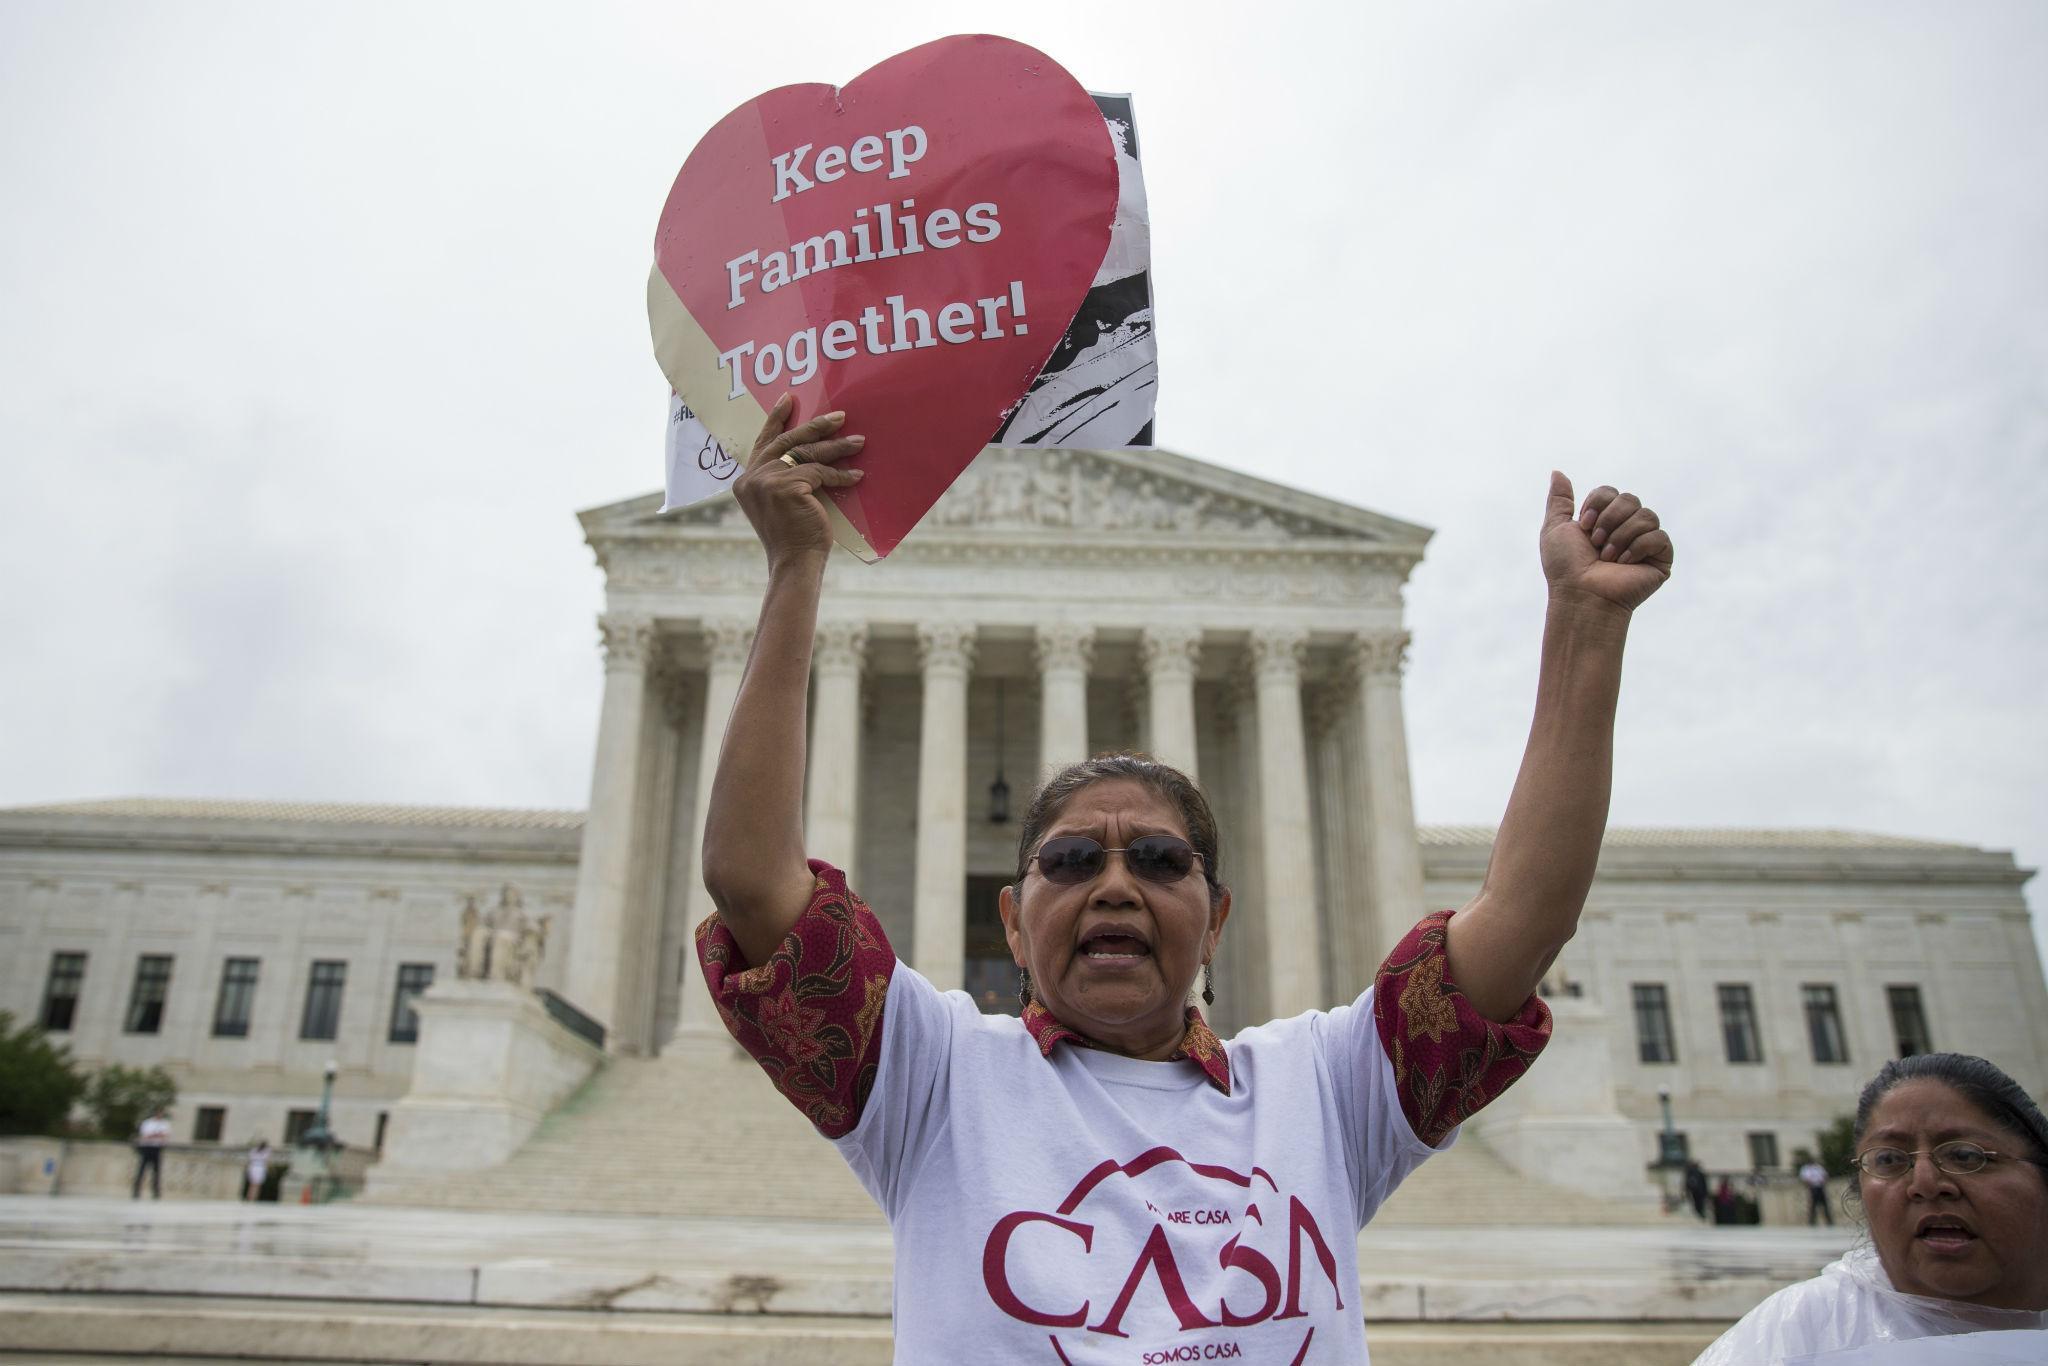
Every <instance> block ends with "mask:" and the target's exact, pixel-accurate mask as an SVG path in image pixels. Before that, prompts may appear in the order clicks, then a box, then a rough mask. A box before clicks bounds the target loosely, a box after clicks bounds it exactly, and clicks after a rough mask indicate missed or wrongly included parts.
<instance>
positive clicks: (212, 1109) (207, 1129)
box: [192, 1105, 228, 1143]
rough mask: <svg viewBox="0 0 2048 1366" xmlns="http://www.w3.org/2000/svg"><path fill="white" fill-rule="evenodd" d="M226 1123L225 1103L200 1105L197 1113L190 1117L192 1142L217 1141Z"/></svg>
mask: <svg viewBox="0 0 2048 1366" xmlns="http://www.w3.org/2000/svg"><path fill="white" fill-rule="evenodd" d="M227 1124H228V1107H227V1106H225V1105H202V1106H200V1107H199V1113H198V1114H196V1115H194V1116H193V1118H192V1141H193V1142H194V1143H218V1142H220V1132H221V1130H222V1129H225V1128H226V1127H227Z"/></svg>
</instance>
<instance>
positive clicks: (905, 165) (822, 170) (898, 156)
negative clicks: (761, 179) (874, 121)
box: [768, 123, 925, 204]
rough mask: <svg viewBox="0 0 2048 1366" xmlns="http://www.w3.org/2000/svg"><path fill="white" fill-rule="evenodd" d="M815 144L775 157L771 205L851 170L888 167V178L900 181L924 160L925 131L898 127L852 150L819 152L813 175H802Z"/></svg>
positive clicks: (855, 143) (860, 140)
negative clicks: (885, 146)
mask: <svg viewBox="0 0 2048 1366" xmlns="http://www.w3.org/2000/svg"><path fill="white" fill-rule="evenodd" d="M885 142H886V143H888V144H889V155H888V159H887V161H884V160H883V157H882V144H883V143H885ZM813 145H814V144H812V143H808V142H807V143H805V144H804V145H803V146H801V147H798V148H796V149H795V150H793V151H788V152H784V153H783V154H782V155H781V156H779V157H776V158H774V161H773V164H774V167H775V196H774V198H772V199H771V200H769V201H768V202H769V203H771V204H780V203H781V202H782V201H783V200H785V199H787V198H789V197H790V196H791V195H793V194H802V193H803V192H804V191H805V190H808V189H810V188H812V187H813V186H815V185H817V184H818V183H819V182H820V181H823V182H826V183H828V184H829V183H830V182H832V181H834V180H837V179H839V178H840V177H841V176H843V175H845V174H846V173H847V171H848V170H853V171H855V172H858V173H860V174H868V173H870V172H874V171H879V170H881V169H882V167H883V166H885V165H886V166H887V167H888V168H889V179H891V180H901V179H903V177H905V176H907V175H909V174H910V164H911V163H912V162H914V161H920V160H922V159H923V157H924V149H925V136H924V129H922V128H920V127H918V126H917V125H916V124H914V123H913V124H911V125H910V126H909V127H907V128H898V129H895V130H894V131H892V132H887V133H884V134H882V135H881V136H880V137H874V136H872V135H871V136H868V137H864V138H855V139H854V140H853V145H852V146H851V147H827V148H826V149H825V150H824V151H822V152H820V153H818V156H817V159H816V160H814V161H813V162H812V163H811V174H810V175H808V176H807V175H805V174H804V172H803V163H804V158H805V157H807V156H809V155H810V154H811V148H812V146H813Z"/></svg>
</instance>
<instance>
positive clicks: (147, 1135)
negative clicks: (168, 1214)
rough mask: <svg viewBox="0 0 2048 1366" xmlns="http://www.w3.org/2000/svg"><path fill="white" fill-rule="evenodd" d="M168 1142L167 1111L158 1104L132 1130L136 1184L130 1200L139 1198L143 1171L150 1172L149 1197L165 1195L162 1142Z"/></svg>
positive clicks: (169, 1128)
mask: <svg viewBox="0 0 2048 1366" xmlns="http://www.w3.org/2000/svg"><path fill="white" fill-rule="evenodd" d="M170 1141H171V1120H170V1112H169V1111H167V1110H165V1109H164V1107H163V1106H161V1105H159V1106H157V1107H156V1109H154V1110H152V1111H151V1112H150V1115H149V1118H148V1119H145V1120H143V1121H142V1125H141V1127H140V1128H138V1129H137V1130H136V1131H135V1185H134V1188H133V1189H132V1190H130V1191H129V1192H128V1198H129V1199H130V1200H140V1199H141V1198H142V1177H143V1174H144V1173H145V1172H146V1173H148V1174H149V1194H150V1198H151V1199H154V1200H161V1199H163V1198H164V1144H166V1143H168V1142H170Z"/></svg>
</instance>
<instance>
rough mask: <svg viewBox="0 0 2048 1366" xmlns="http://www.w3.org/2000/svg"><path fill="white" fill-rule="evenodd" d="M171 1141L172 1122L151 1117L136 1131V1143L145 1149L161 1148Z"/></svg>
mask: <svg viewBox="0 0 2048 1366" xmlns="http://www.w3.org/2000/svg"><path fill="white" fill-rule="evenodd" d="M170 1141H171V1122H170V1121H169V1120H168V1119H159V1118H157V1117H156V1116H155V1115H151V1116H150V1117H149V1118H148V1119H145V1120H143V1121H142V1127H141V1128H140V1129H138V1130H137V1131H136V1142H138V1143H140V1144H141V1145H142V1146H143V1147H145V1148H161V1147H163V1146H164V1144H166V1143H168V1142H170Z"/></svg>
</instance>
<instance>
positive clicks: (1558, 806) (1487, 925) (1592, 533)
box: [1445, 471, 1671, 1021]
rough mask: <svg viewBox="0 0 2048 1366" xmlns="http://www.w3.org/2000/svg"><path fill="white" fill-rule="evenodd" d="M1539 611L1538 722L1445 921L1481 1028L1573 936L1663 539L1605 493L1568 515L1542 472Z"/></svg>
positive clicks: (1661, 564) (1454, 961) (1506, 1008)
mask: <svg viewBox="0 0 2048 1366" xmlns="http://www.w3.org/2000/svg"><path fill="white" fill-rule="evenodd" d="M1542 557H1543V574H1544V577H1545V578H1546V579H1548V580H1549V583H1550V606H1549V610H1548V613H1547V615H1546V617H1545V619H1544V624H1543V662H1542V667H1541V669H1540V671H1539V673H1538V676H1537V683H1536V716H1535V720H1534V721H1533V722H1532V723H1531V725H1530V728H1529V746H1528V748H1527V750H1525V751H1524V752H1523V755H1522V769H1521V772H1520V774H1519V775H1517V777H1516V778H1515V790H1514V794H1513V795H1512V796H1511V797H1510V798H1509V799H1508V809H1507V814H1506V815H1505V816H1503V817H1502V818H1501V823H1500V833H1499V835H1498V836H1496V837H1495V839H1494V843H1493V857H1492V859H1491V860H1490V861H1489V862H1488V864H1487V867H1486V880H1485V882H1484V883H1483V884H1482V885H1481V887H1480V889H1479V894H1478V895H1477V896H1475V897H1473V898H1472V900H1471V901H1470V902H1468V903H1466V905H1465V906H1464V908H1463V909H1461V910H1460V911H1459V912H1458V913H1457V914H1456V915H1454V916H1452V917H1451V919H1450V924H1449V925H1448V926H1447V927H1446V931H1445V935H1446V943H1445V953H1446V955H1447V956H1448V958H1449V960H1450V961H1449V963H1448V965H1447V966H1448V968H1449V976H1450V979H1451V981H1453V982H1455V983H1456V984H1457V986H1458V988H1459V990H1461V991H1462V992H1463V993H1464V994H1465V996H1466V997H1467V998H1468V999H1469V1000H1470V1001H1471V1002H1472V1005H1473V1007H1474V1008H1475V1009H1477V1010H1478V1011H1479V1013H1480V1014H1481V1015H1484V1016H1485V1017H1486V1018H1487V1019H1489V1020H1497V1021H1504V1020H1508V1019H1511V1018H1513V1016H1514V1015H1515V1013H1516V1012H1517V1011H1518V1010H1520V1009H1521V1007H1522V1003H1523V1002H1524V1001H1526V1000H1527V999H1528V998H1529V996H1530V994H1531V993H1532V992H1534V991H1535V990H1536V987H1537V984H1538V983H1540V982H1541V981H1542V980H1543V974H1544V973H1545V972H1546V971H1548V970H1549V967H1550V965H1551V963H1552V962H1553V961H1555V960H1556V958H1557V955H1558V953H1559V952H1560V951H1561V950H1562V949H1563V948H1564V946H1565V943H1566V942H1567V941H1568V940H1570V939H1571V937H1572V934H1573V932H1574V931H1576V930H1577V929H1578V925H1579V911H1580V910H1581V909H1582V908H1583V907H1584V906H1585V904H1586V892H1587V889H1588V888H1590V887H1591V886H1592V884H1593V869H1594V867H1595V865H1596V864H1597V863H1598V862H1599V858H1600V838H1601V836H1602V834H1604V833H1605V831H1606V828H1607V796H1608V789H1609V786H1610V784H1611V782H1612V778H1613V769H1614V709H1615V702H1616V699H1617V698H1618V697H1619V695H1620V692H1621V655H1622V647H1623V646H1624V645H1625V644H1626V643H1627V641H1628V625H1629V618H1630V615H1631V614H1632V613H1633V612H1634V611H1635V609H1636V608H1637V607H1639V606H1641V605H1642V604H1643V602H1645V601H1646V600H1647V599H1648V598H1649V596H1650V595H1651V594H1652V593H1654V592H1656V591H1657V590H1658V589H1659V588H1661V587H1663V585H1664V581H1665V580H1666V579H1668V578H1670V577H1671V537H1670V536H1669V535H1668V534H1666V533H1665V532H1664V530H1663V529H1662V528H1661V527H1660V526H1659V524H1658V521H1657V514H1656V513H1654V512H1652V511H1650V509H1648V508H1646V507H1644V506H1643V505H1642V503H1641V502H1640V500H1638V499H1637V498H1636V497H1635V495H1634V494H1629V493H1617V492H1616V491H1615V490H1614V489H1613V488H1611V487H1608V486H1606V485H1602V486H1601V487H1600V488H1597V489H1594V490H1593V491H1592V492H1591V493H1589V494H1587V495H1586V501H1585V504H1584V506H1583V507H1581V508H1580V509H1579V511H1578V514H1577V515H1576V516H1574V515H1573V511H1572V485H1571V481H1570V480H1569V479H1566V478H1565V477H1564V476H1563V475H1562V474H1559V473H1556V472H1554V471H1553V472H1552V474H1551V476H1550V495H1549V498H1548V500H1547V501H1546V504H1545V508H1544V517H1543V537H1542Z"/></svg>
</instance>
